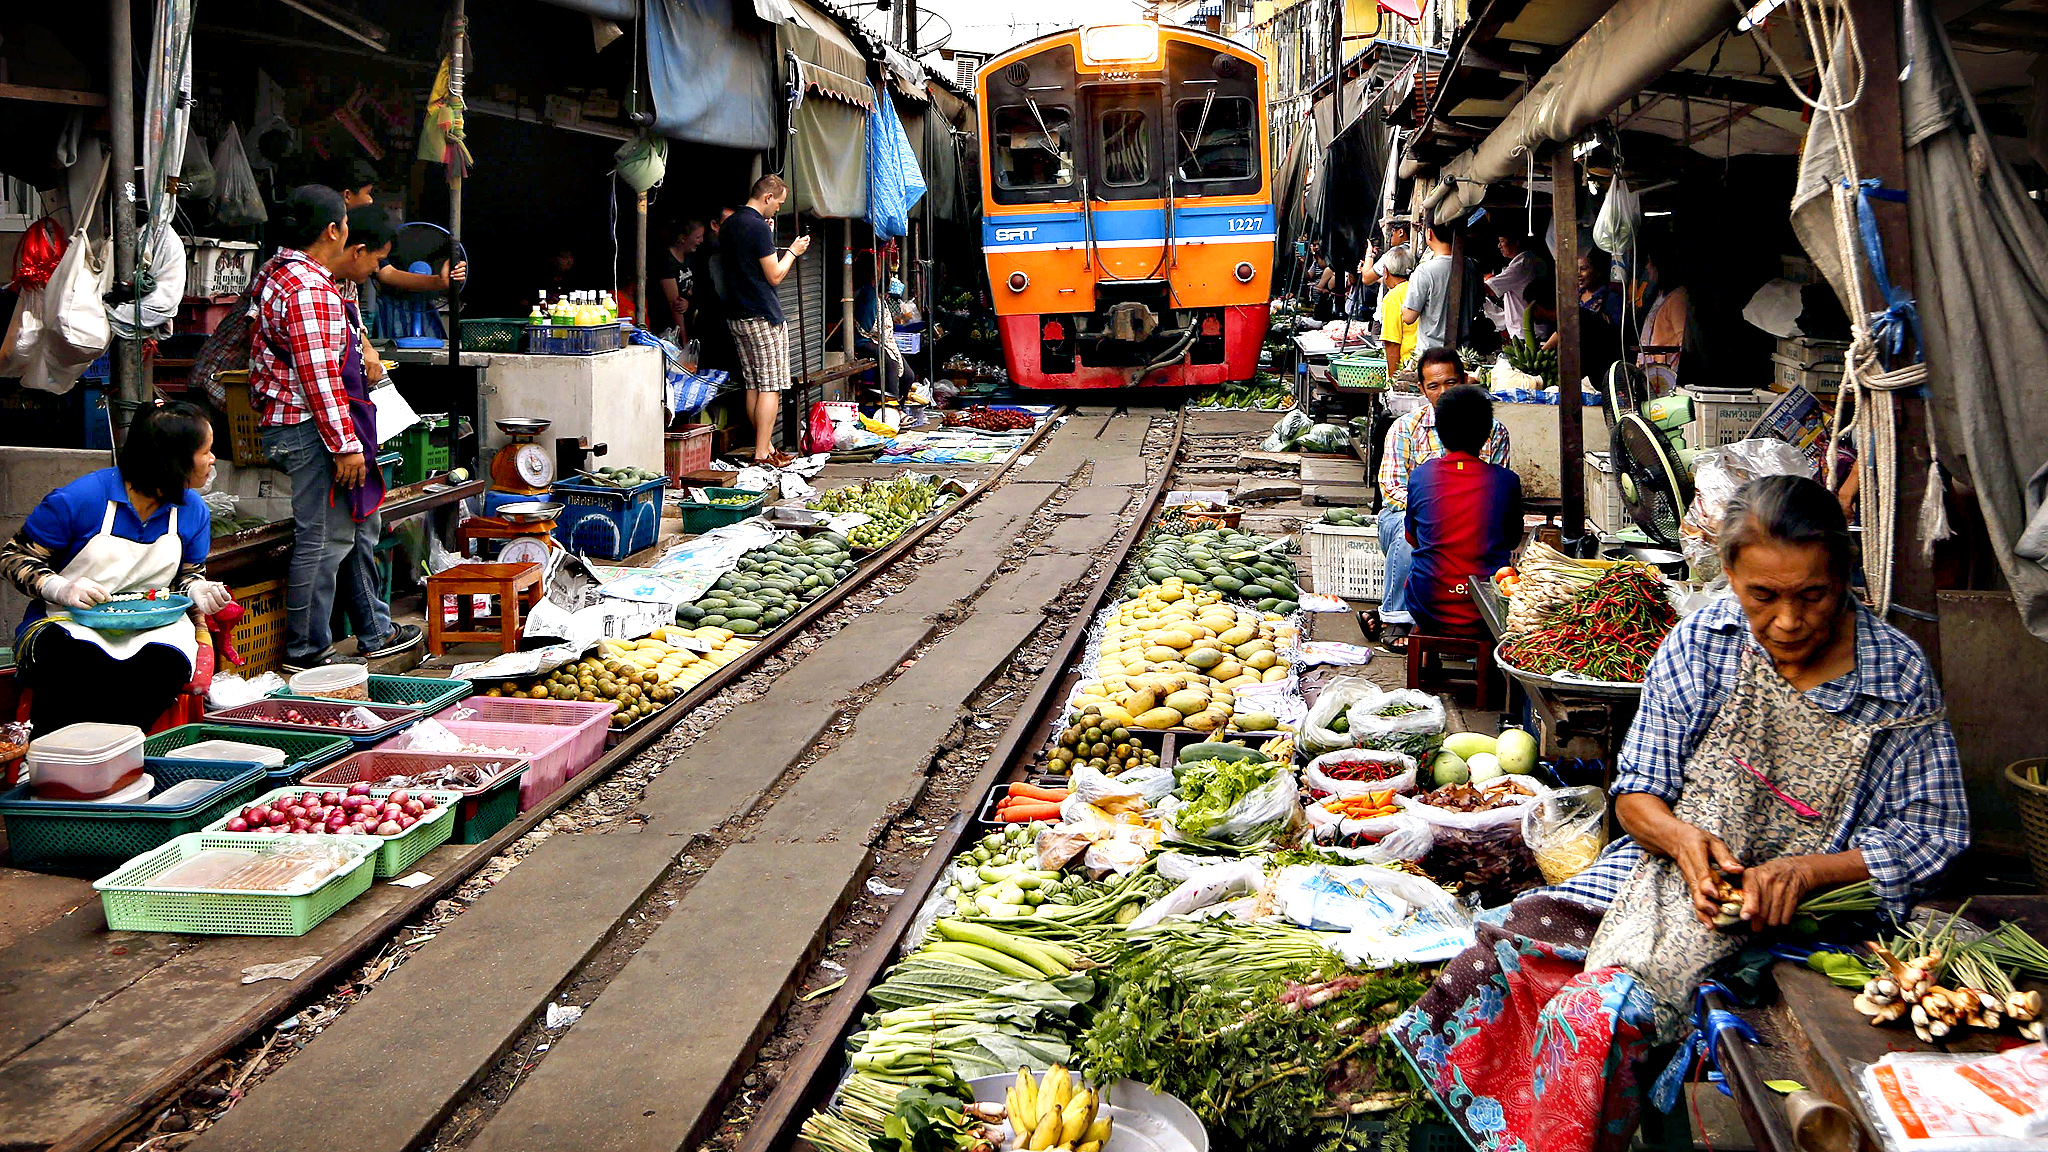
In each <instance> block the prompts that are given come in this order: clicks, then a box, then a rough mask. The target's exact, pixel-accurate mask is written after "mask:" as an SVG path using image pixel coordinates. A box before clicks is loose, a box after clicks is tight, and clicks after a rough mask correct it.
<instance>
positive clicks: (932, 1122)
mask: <svg viewBox="0 0 2048 1152" xmlns="http://www.w3.org/2000/svg"><path fill="white" fill-rule="evenodd" d="M973 1128H974V1126H973V1125H972V1124H970V1123H969V1122H968V1120H967V1117H966V1115H965V1114H964V1113H962V1112H961V1111H960V1102H959V1101H958V1100H955V1099H953V1098H952V1097H950V1096H940V1095H938V1094H937V1093H935V1092H932V1091H930V1090H928V1089H925V1088H916V1087H912V1088H905V1089H904V1090H903V1091H901V1092H899V1093H897V1094H896V1109H895V1111H894V1112H893V1113H891V1114H890V1116H889V1119H888V1120H886V1121H884V1122H883V1124H882V1135H881V1136H879V1137H875V1138H872V1139H870V1140H869V1141H868V1146H869V1147H870V1148H872V1149H874V1152H959V1150H960V1149H961V1148H964V1147H966V1146H968V1145H970V1144H972V1143H974V1137H973V1135H972V1133H973Z"/></svg>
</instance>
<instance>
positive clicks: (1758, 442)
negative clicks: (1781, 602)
mask: <svg viewBox="0 0 2048 1152" xmlns="http://www.w3.org/2000/svg"><path fill="white" fill-rule="evenodd" d="M1778 475H1785V476H1812V475H1813V461H1811V460H1809V459H1807V457H1806V453H1805V452H1803V451H1801V450H1800V449H1799V448H1798V447H1797V446H1796V445H1792V444H1787V443H1786V442H1784V441H1783V440H1778V439H1775V438H1771V437H1760V438H1758V439H1754V440H1738V441H1736V442H1735V443H1733V444H1723V445H1722V446H1721V447H1719V448H1716V449H1714V450H1712V451H1710V452H1708V453H1707V454H1706V455H1704V456H1702V457H1700V458H1699V460H1698V461H1697V463H1696V464H1695V466H1694V471H1693V491H1692V503H1691V504H1690V505H1688V506H1687V508H1686V510H1685V516H1684V518H1683V519H1681V520H1680V521H1679V523H1678V546H1679V550H1680V551H1682V552H1684V553H1685V558H1686V561H1687V562H1688V563H1689V564H1691V566H1692V572H1693V576H1694V578H1696V579H1698V580H1700V581H1701V582H1703V583H1709V584H1710V583H1712V582H1714V581H1715V580H1717V579H1719V578H1720V576H1721V552H1720V547H1721V514H1722V512H1723V511H1724V510H1725V509H1726V508H1727V507H1728V500H1729V498H1730V497H1732V496H1734V495H1735V492H1736V490H1737V489H1739V488H1741V487H1742V486H1743V485H1744V484H1747V483H1749V482H1750V481H1751V480H1755V479H1758V478H1760V477H1764V476H1778Z"/></svg>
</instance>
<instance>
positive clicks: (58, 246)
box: [13, 216, 67, 292]
mask: <svg viewBox="0 0 2048 1152" xmlns="http://www.w3.org/2000/svg"><path fill="white" fill-rule="evenodd" d="M66 243H67V242H66V240H65V238H64V230H63V229H62V228H59V227H57V220H56V218H55V217H53V216H45V217H43V218H42V219H41V220H38V221H36V222H35V223H33V224H31V225H29V226H28V231H27V232H25V233H23V234H22V237H21V247H20V248H19V249H18V250H16V253H15V257H14V284H13V288H14V290H15V291H16V292H23V291H27V290H28V289H31V288H34V289H40V288H43V287H44V286H46V285H47V284H49V282H50V274H51V273H52V272H55V271H56V270H57V265H58V263H59V262H61V261H62V260H63V259H64V248H65V245H66Z"/></svg>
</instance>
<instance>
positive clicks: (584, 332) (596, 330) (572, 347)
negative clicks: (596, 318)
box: [526, 324, 625, 356]
mask: <svg viewBox="0 0 2048 1152" xmlns="http://www.w3.org/2000/svg"><path fill="white" fill-rule="evenodd" d="M624 346H625V329H623V328H621V327H620V326H619V325H617V324H579V325H575V326H568V325H554V324H550V325H547V326H545V327H543V326H540V325H535V324H528V325H527V326H526V352H527V355H529V356H595V355H596V354H597V353H599V352H616V351H618V350H619V349H620V348H622V347H624Z"/></svg>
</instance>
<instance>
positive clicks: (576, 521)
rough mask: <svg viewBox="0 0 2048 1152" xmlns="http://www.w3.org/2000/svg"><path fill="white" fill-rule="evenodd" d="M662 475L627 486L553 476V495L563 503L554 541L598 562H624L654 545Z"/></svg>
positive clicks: (662, 481) (663, 485)
mask: <svg viewBox="0 0 2048 1152" xmlns="http://www.w3.org/2000/svg"><path fill="white" fill-rule="evenodd" d="M667 485H668V481H667V480H664V479H655V480H649V481H646V482H645V483H642V484H635V485H634V486H632V487H631V488H611V487H606V486H602V485H597V484H571V483H568V482H566V481H561V480H557V481H556V482H555V487H554V499H555V500H556V502H558V503H560V504H561V505H562V514H561V516H560V517H559V518H557V519H556V520H555V540H556V542H557V543H559V544H561V546H562V547H564V548H567V549H568V550H569V551H571V552H576V553H580V554H582V555H585V556H594V557H596V558H598V559H600V560H624V559H625V558H626V557H628V556H631V555H632V554H633V553H635V552H638V551H640V550H641V549H643V548H652V547H654V540H655V537H656V536H657V535H659V534H660V532H661V494H662V490H663V489H664V488H665V487H667Z"/></svg>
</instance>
